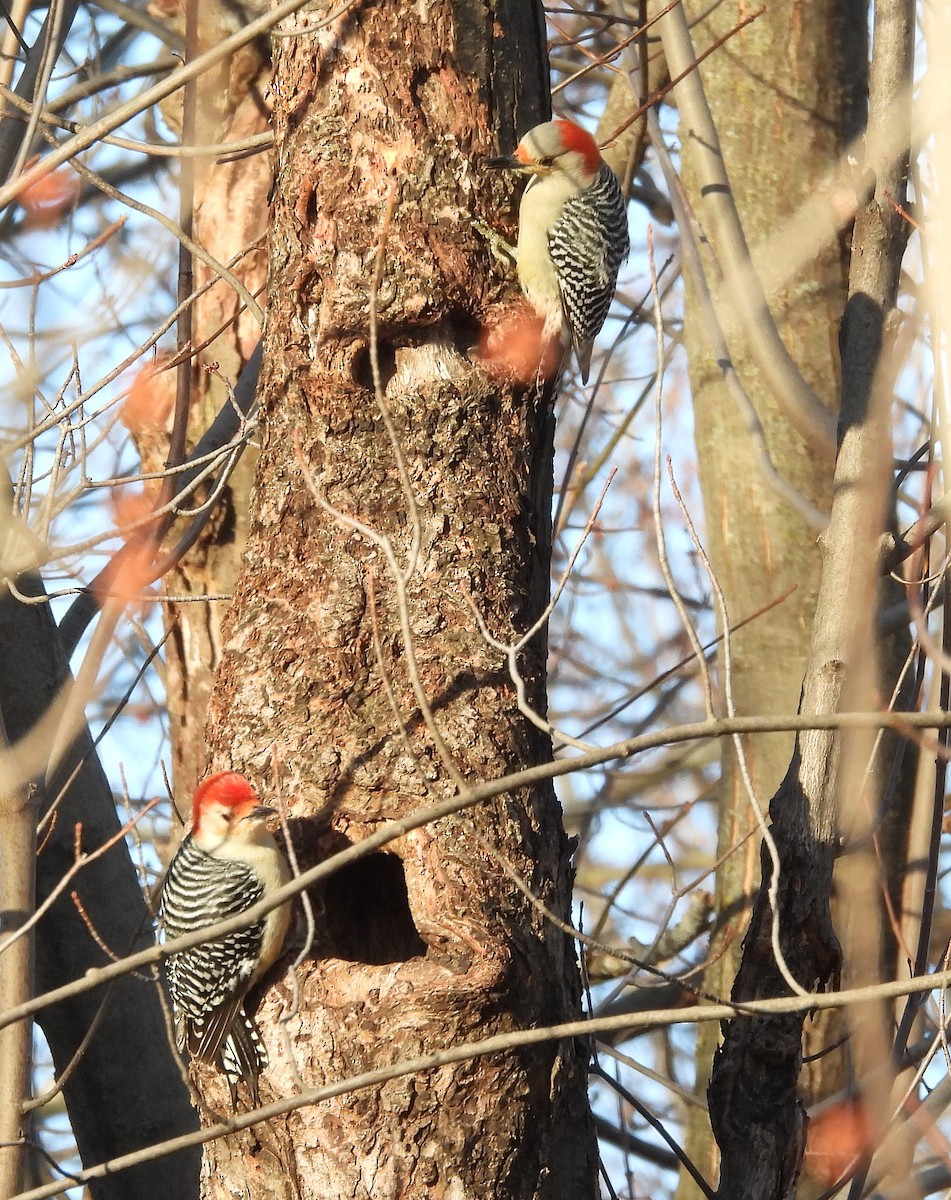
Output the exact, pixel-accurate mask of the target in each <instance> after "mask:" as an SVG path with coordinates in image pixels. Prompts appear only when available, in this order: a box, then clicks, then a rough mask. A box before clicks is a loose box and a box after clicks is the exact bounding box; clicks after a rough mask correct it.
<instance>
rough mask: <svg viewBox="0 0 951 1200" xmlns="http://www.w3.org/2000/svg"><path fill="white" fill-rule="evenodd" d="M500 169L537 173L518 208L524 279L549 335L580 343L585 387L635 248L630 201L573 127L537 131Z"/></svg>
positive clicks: (589, 140) (586, 137)
mask: <svg viewBox="0 0 951 1200" xmlns="http://www.w3.org/2000/svg"><path fill="white" fill-rule="evenodd" d="M489 165H490V166H493V167H509V168H511V169H512V170H515V171H521V172H523V173H525V174H528V175H531V179H530V180H529V181H528V186H527V187H526V188H525V191H524V192H523V193H522V201H521V204H520V206H519V210H518V245H517V248H516V263H517V266H518V281H519V284H520V285H521V288H522V291H523V292H524V293H525V296H526V297H527V298H528V300H529V302H530V303H531V305H532V307H533V308H534V309H535V311H536V312H537V313H538V315H539V316H540V317H542V318H544V321H545V326H544V336H545V337H551V336H554V335H557V336H558V337H559V338H561V340H562V343H563V345H564V346H565V347H566V348H567V346H568V345H569V344H573V345H574V349H575V354H576V356H577V358H578V366H579V368H580V369H581V379H582V382H583V383H587V382H588V373H589V371H590V368H591V347H592V345H593V343H594V339H595V337H597V335H598V332H599V331H600V329H601V326H602V325H603V324H604V319H605V317H606V316H607V315H608V309H609V308H610V306H611V300H612V299H613V297H614V289H615V286H616V284H617V273H618V269H619V267H620V265H621V263H622V262H623V261H624V259H625V258H627V254H628V250H629V249H630V242H629V240H628V233H627V215H626V212H625V207H624V197H623V196H622V195H621V189H620V187H619V186H618V181H617V178H616V176H615V174H614V172H613V171H612V170H611V168H610V167H609V166H608V165H607V163H606V162H605V161H604V159H602V157H601V154H600V152H599V150H598V146H597V143H596V142H595V140H594V138H593V137H592V136H591V134H590V133H588V132H587V131H586V130H584V129H582V128H581V126H580V125H575V124H574V122H573V121H564V120H558V121H546V122H545V124H543V125H536V126H535V128H534V129H530V130H529V131H528V133H526V134H525V136H524V137H523V138H522V140H521V141H520V142H519V144H518V148H517V150H516V152H515V156H514V157H513V158H495V159H491V160H490V162H489Z"/></svg>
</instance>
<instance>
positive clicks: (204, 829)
mask: <svg viewBox="0 0 951 1200" xmlns="http://www.w3.org/2000/svg"><path fill="white" fill-rule="evenodd" d="M273 814H274V810H273V809H272V808H267V807H265V806H264V805H262V804H260V803H259V801H258V797H257V795H256V793H255V791H254V789H253V788H252V787H251V785H250V783H248V781H247V780H246V779H245V778H244V777H243V776H242V775H238V774H237V773H236V772H234V771H223V772H222V773H221V774H218V775H212V776H211V778H210V779H206V780H205V782H204V783H203V784H202V785H201V786H200V787H199V788H198V790H197V792H195V799H194V802H193V807H192V824H191V830H190V831H189V832H188V833H187V834H186V835H185V837H184V838H183V839H182V844H181V845H180V846H179V848H178V851H177V853H176V854H175V857H174V858H173V859H172V861H171V864H170V865H169V868H168V873H167V875H166V876H165V884H164V887H163V889H162V918H163V924H164V931H165V938H166V940H167V941H169V940H171V939H172V938H175V937H180V936H181V935H182V934H184V933H192V932H194V931H195V930H198V929H203V928H205V927H206V926H208V925H213V924H215V922H217V921H222V920H224V919H225V918H227V917H233V916H236V915H237V914H238V913H241V912H244V911H245V910H247V909H249V908H250V907H251V906H252V905H253V904H256V903H257V902H258V901H259V900H261V899H262V898H263V897H264V896H266V895H268V894H269V893H272V892H274V891H275V890H276V889H277V888H279V887H281V886H282V885H283V884H285V883H287V881H288V880H289V879H290V869H289V868H288V865H287V860H286V859H285V857H284V855H283V854H282V853H281V851H280V850H279V849H278V846H277V842H276V841H275V840H274V838H273V836H272V835H271V834H270V833H269V832H268V829H267V827H266V822H267V820H268V818H269V817H271V816H273ZM290 919H291V909H290V904H282V905H281V906H280V907H279V908H275V909H272V910H271V911H270V912H269V913H268V914H267V915H266V916H265V917H263V918H261V919H260V920H258V921H256V922H255V923H254V924H253V925H250V926H248V928H246V929H239V930H235V931H234V932H233V933H228V934H225V936H224V937H221V938H217V939H216V940H215V941H213V942H207V943H203V944H202V945H200V946H194V947H192V949H190V950H184V951H182V953H180V954H175V955H172V957H171V958H170V959H169V962H168V965H167V968H166V974H167V977H168V987H169V992H170V994H171V997H172V1008H173V1013H174V1017H175V1034H176V1039H177V1041H178V1046H179V1049H180V1050H181V1051H182V1053H184V1052H185V1051H186V1050H187V1051H188V1053H189V1054H190V1055H191V1056H192V1057H193V1058H197V1059H201V1060H202V1061H204V1062H210V1063H214V1064H216V1065H217V1066H218V1067H219V1068H220V1069H221V1070H223V1071H224V1072H225V1074H226V1075H227V1076H228V1080H229V1083H230V1085H231V1088H232V1095H233V1094H234V1084H235V1082H236V1081H237V1080H238V1079H244V1080H245V1081H246V1082H247V1084H248V1087H249V1088H250V1090H251V1094H252V1097H254V1098H255V1099H256V1098H257V1080H258V1075H259V1073H260V1071H261V1069H262V1067H263V1066H265V1064H266V1056H265V1054H264V1047H263V1046H262V1044H261V1039H260V1036H259V1034H258V1031H257V1029H256V1027H255V1025H254V1022H253V1021H252V1020H251V1018H250V1017H249V1016H248V1014H247V1013H246V1012H245V1010H244V998H245V995H246V994H247V992H248V989H249V988H250V987H252V986H253V985H254V984H255V983H257V981H258V980H259V979H260V978H261V977H262V976H263V975H264V973H265V972H266V971H267V970H268V968H269V967H270V966H271V965H272V964H273V963H274V962H275V960H276V959H277V957H278V956H279V954H280V953H281V948H282V946H283V944H284V939H285V937H286V936H287V930H288V926H289V925H290Z"/></svg>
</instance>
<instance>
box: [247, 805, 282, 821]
mask: <svg viewBox="0 0 951 1200" xmlns="http://www.w3.org/2000/svg"><path fill="white" fill-rule="evenodd" d="M276 816H277V809H276V808H271V806H270V805H269V804H255V806H254V808H252V809H251V811H250V812H249V813H247V814H246V815H245V817H244V819H245V821H267V820H270V818H271V817H276Z"/></svg>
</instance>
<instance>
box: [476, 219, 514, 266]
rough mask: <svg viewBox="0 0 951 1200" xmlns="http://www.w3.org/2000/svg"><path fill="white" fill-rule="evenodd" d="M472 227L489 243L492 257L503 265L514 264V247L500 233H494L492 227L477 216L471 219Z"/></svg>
mask: <svg viewBox="0 0 951 1200" xmlns="http://www.w3.org/2000/svg"><path fill="white" fill-rule="evenodd" d="M472 228H473V229H474V230H475V231H476V232H477V233H481V234H482V236H483V237H484V238H485V240H486V241H487V242H488V243H489V250H490V251H491V253H492V257H493V258H495V259H497V260H498V261H499V262H500V263H502V265H503V266H506V267H514V266H515V264H516V257H515V247H514V246H513V245H511V243H509V242H507V241H506V240H505V238H504V237H502V235H501V234H498V233H496V232H495V230H494V229H492V228H491V227H490V226H488V225H486V223H485V221H480V220H479V218H478V217H476V218H474V219H473V222H472Z"/></svg>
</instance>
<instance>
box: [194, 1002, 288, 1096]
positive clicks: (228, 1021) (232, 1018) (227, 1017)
mask: <svg viewBox="0 0 951 1200" xmlns="http://www.w3.org/2000/svg"><path fill="white" fill-rule="evenodd" d="M176 1016H180V1019H179V1020H177V1021H176V1026H177V1030H176V1031H177V1034H178V1045H179V1049H180V1050H181V1051H182V1053H185V1052H186V1051H187V1052H188V1054H189V1055H190V1056H191V1057H192V1058H197V1059H200V1060H201V1061H202V1062H207V1063H212V1064H213V1065H214V1066H216V1067H218V1068H219V1069H220V1070H221V1071H223V1072H224V1074H225V1075H226V1076H227V1078H228V1086H229V1088H230V1089H231V1099H232V1102H234V1100H235V1098H236V1085H237V1084H238V1082H239V1081H240V1080H242V1079H243V1080H244V1081H245V1083H246V1084H247V1085H248V1090H249V1091H250V1093H251V1097H252V1099H253V1100H254V1102H255V1104H257V1101H258V1078H259V1076H260V1074H261V1072H262V1071H263V1070H264V1068H265V1067H266V1066H267V1052H266V1051H265V1049H264V1043H263V1042H262V1041H261V1035H260V1033H259V1032H258V1027H257V1026H256V1025H255V1023H254V1021H253V1020H252V1019H251V1017H249V1016H248V1014H247V1013H246V1012H245V1011H244V1002H243V997H240V996H233V997H231V999H230V1001H229V1002H228V1003H227V1004H223V1005H221V1006H220V1007H219V1008H217V1009H215V1010H214V1011H213V1012H212V1013H210V1014H209V1015H208V1016H207V1017H206V1018H203V1019H201V1020H194V1019H193V1020H188V1018H187V1017H184V1015H183V1014H176Z"/></svg>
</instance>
